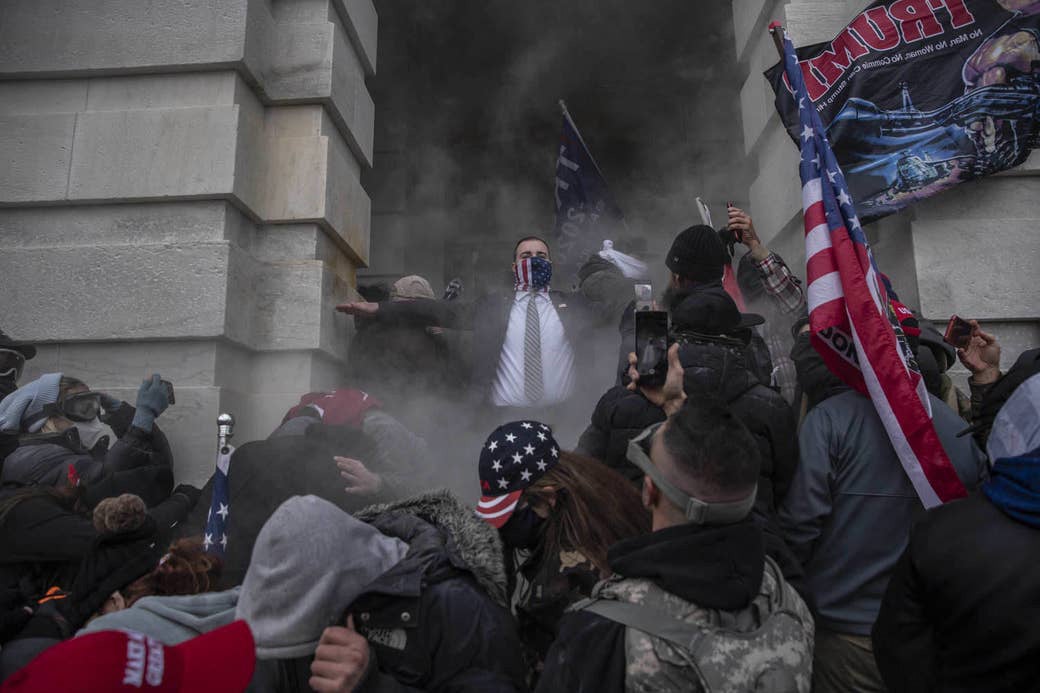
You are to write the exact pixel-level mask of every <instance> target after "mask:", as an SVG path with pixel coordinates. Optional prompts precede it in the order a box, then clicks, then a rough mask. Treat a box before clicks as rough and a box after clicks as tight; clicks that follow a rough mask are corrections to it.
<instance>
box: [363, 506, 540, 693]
mask: <svg viewBox="0 0 1040 693" xmlns="http://www.w3.org/2000/svg"><path fill="white" fill-rule="evenodd" d="M357 518H358V519H361V520H365V521H367V522H369V523H370V524H372V525H373V526H375V527H376V528H378V529H379V531H380V532H382V533H383V534H386V535H388V536H392V537H397V538H398V539H401V540H402V541H404V542H405V543H407V544H408V547H409V548H408V553H407V555H406V556H405V557H404V558H403V559H402V560H401V562H400V563H398V564H397V565H395V566H394V567H393V568H391V569H390V570H388V571H387V572H386V573H384V574H383V575H381V576H380V577H378V578H376V580H375V581H374V582H373V583H371V584H370V585H368V587H366V588H365V591H364V593H362V595H361V596H359V597H358V598H357V599H356V600H355V601H354V602H353V603H352V604H351V605H350V607H349V609H348V611H350V612H351V613H352V614H354V619H355V624H356V625H357V626H358V632H360V633H362V634H363V635H365V636H366V637H367V638H368V640H369V643H370V644H371V645H372V647H373V649H374V652H375V655H376V657H375V660H376V661H377V662H378V663H379V670H380V671H381V672H382V673H383V674H386V675H388V676H391V677H393V679H394V680H395V681H397V682H398V683H400V684H404V685H405V686H410V687H414V688H419V689H422V690H425V691H434V692H436V691H453V692H460V693H461V692H462V691H501V692H502V693H506V692H511V691H521V690H524V666H523V660H522V657H521V652H520V640H519V638H518V636H517V633H516V625H515V624H514V622H513V619H512V617H511V616H510V614H509V610H508V609H507V608H506V606H505V601H506V593H505V589H506V578H505V568H504V563H503V561H502V547H501V543H500V542H499V539H498V533H497V532H496V531H495V530H493V529H492V528H491V527H490V525H487V524H485V523H484V522H483V521H481V520H479V519H478V518H477V517H476V516H475V515H474V514H473V510H472V508H470V507H467V506H463V505H462V504H461V503H459V502H458V501H457V500H456V499H455V498H454V497H453V496H451V495H450V494H449V493H447V492H439V493H430V494H426V495H422V496H417V497H415V498H412V499H408V500H405V501H400V502H398V503H394V504H391V505H385V506H376V507H373V508H369V509H366V510H365V511H362V512H359V513H357ZM365 690H367V689H365Z"/></svg>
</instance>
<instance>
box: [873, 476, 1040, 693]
mask: <svg viewBox="0 0 1040 693" xmlns="http://www.w3.org/2000/svg"><path fill="white" fill-rule="evenodd" d="M998 464H999V463H998ZM1037 555H1040V528H1037V527H1032V526H1030V525H1027V524H1025V523H1024V522H1020V521H1018V520H1016V519H1015V518H1013V517H1011V516H1010V515H1008V514H1006V513H1005V512H1004V511H1003V510H1001V509H1000V508H999V507H997V506H996V505H994V504H993V503H992V502H991V501H990V500H989V499H988V498H987V497H986V496H985V495H984V494H982V493H977V494H972V495H971V496H969V497H967V498H962V499H960V500H955V501H952V502H950V503H946V504H945V505H941V506H939V507H937V508H933V509H932V510H929V511H928V513H927V514H925V515H924V516H923V517H922V518H921V519H920V520H919V521H918V522H917V524H916V525H915V526H914V528H913V530H912V531H911V533H910V543H909V544H908V545H907V548H906V551H905V552H904V553H903V555H902V557H901V558H900V559H899V563H898V564H897V565H896V568H895V571H894V572H893V574H892V579H891V581H890V582H889V583H888V590H887V592H886V593H885V597H884V600H883V601H882V603H881V611H880V612H879V613H878V617H877V621H876V622H875V623H874V630H873V637H874V656H875V658H876V659H877V663H878V669H880V671H881V675H882V677H883V678H884V681H885V685H886V686H888V689H889V690H890V691H893V692H894V693H900V692H902V691H907V692H910V691H913V692H915V693H916V692H917V691H956V692H958V693H967V692H969V691H986V692H987V693H990V692H993V691H1008V692H1010V691H1027V690H1034V691H1035V690H1036V687H1037V685H1038V682H1040V658H1038V656H1037V651H1038V650H1040V579H1037V561H1036V557H1037Z"/></svg>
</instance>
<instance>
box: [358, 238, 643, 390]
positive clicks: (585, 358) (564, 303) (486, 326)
mask: <svg viewBox="0 0 1040 693" xmlns="http://www.w3.org/2000/svg"><path fill="white" fill-rule="evenodd" d="M579 280H580V287H579V290H578V291H557V290H551V291H550V292H549V296H550V298H551V299H552V302H553V306H555V309H556V313H557V314H558V315H559V318H560V322H561V323H562V324H563V330H564V334H566V336H567V339H568V340H569V341H570V343H571V346H572V347H573V348H574V350H575V355H576V358H575V365H576V368H577V369H578V371H579V372H578V374H577V378H576V381H577V382H579V383H580V382H596V381H597V380H599V379H600V378H599V377H598V376H597V375H596V372H595V370H594V368H593V366H594V364H596V363H597V360H596V359H595V358H590V357H589V355H590V354H592V353H593V351H594V350H592V349H591V348H589V344H590V340H589V339H588V335H589V333H590V331H595V330H596V328H597V327H599V326H603V325H609V326H610V328H611V329H613V327H614V326H616V325H617V320H618V318H619V317H620V315H621V312H622V311H623V310H624V307H625V305H626V304H627V303H628V302H629V301H630V299H631V296H632V282H631V281H630V280H628V279H625V277H624V275H622V274H621V272H620V271H619V270H618V269H617V267H615V266H614V265H613V264H611V263H610V262H608V261H606V260H603V259H601V258H599V257H598V256H594V257H593V258H592V259H590V260H589V261H588V262H587V263H586V264H585V265H584V266H583V267H582V268H581V269H580V270H579ZM514 301H515V292H514V291H506V292H495V293H490V294H487V295H485V296H482V297H480V298H478V299H477V300H475V301H437V300H429V299H416V300H414V301H399V302H386V303H380V304H379V312H378V313H377V314H376V316H375V317H374V318H373V322H376V323H383V324H386V325H395V324H396V325H407V326H410V327H413V328H414V327H426V326H440V327H446V328H449V329H459V330H472V331H473V339H472V352H473V357H472V365H471V367H470V369H469V378H468V380H469V397H470V399H471V400H472V401H473V402H483V401H486V400H488V399H489V398H490V395H491V388H492V385H493V383H494V381H495V376H496V374H497V372H498V363H499V360H500V358H501V355H502V344H503V342H504V341H505V337H506V330H507V328H508V327H509V315H510V310H511V307H512V305H513V302H514Z"/></svg>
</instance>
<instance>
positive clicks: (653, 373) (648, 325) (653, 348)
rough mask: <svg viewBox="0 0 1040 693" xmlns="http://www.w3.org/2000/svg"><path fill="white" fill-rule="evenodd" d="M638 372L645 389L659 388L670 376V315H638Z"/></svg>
mask: <svg viewBox="0 0 1040 693" xmlns="http://www.w3.org/2000/svg"><path fill="white" fill-rule="evenodd" d="M636 359H637V362H636V370H637V371H638V372H639V384H640V386H643V387H659V386H660V385H662V384H664V380H665V377H667V375H668V313H667V312H665V311H663V310H644V311H641V312H637V313H636Z"/></svg>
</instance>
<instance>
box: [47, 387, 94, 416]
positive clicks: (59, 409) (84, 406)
mask: <svg viewBox="0 0 1040 693" xmlns="http://www.w3.org/2000/svg"><path fill="white" fill-rule="evenodd" d="M100 413H101V395H100V394H98V393H97V392H80V393H78V394H75V395H68V396H66V397H65V399H63V400H61V401H60V402H55V403H54V404H48V405H47V406H46V407H44V408H43V412H42V414H43V415H44V416H64V417H65V418H66V419H69V420H70V421H93V420H94V419H96V418H97V417H98V414H100Z"/></svg>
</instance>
